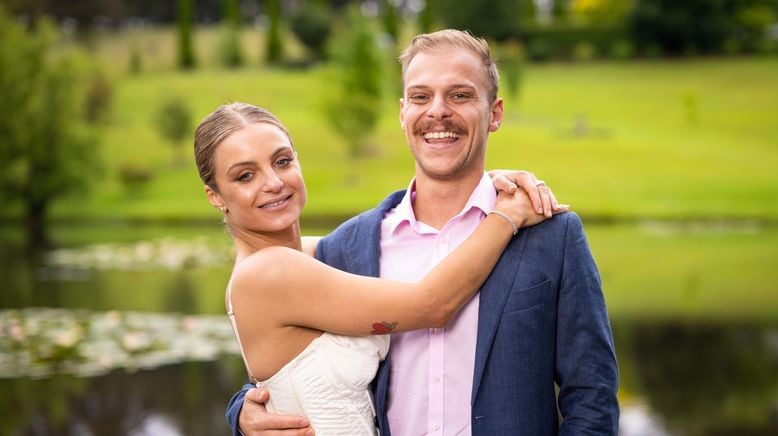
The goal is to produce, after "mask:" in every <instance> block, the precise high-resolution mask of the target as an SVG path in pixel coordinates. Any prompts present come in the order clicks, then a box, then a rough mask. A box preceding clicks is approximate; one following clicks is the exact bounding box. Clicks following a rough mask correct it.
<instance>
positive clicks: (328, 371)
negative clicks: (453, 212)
mask: <svg viewBox="0 0 778 436" xmlns="http://www.w3.org/2000/svg"><path fill="white" fill-rule="evenodd" d="M195 157H196V161H197V166H198V171H199V173H200V177H201V179H202V180H203V182H204V183H205V192H206V194H207V196H208V200H209V202H210V203H211V204H212V205H213V206H214V207H216V208H218V209H219V210H221V211H222V212H223V213H224V217H225V222H226V224H227V226H228V229H229V231H230V233H231V235H232V237H233V240H234V242H235V248H236V260H235V266H234V269H233V273H232V276H231V278H230V282H229V284H228V287H227V295H226V305H227V308H228V314H229V315H230V318H231V320H232V322H233V327H234V328H235V334H236V336H237V338H238V343H239V345H240V347H241V352H242V354H243V358H244V361H245V364H246V368H247V370H248V373H249V377H250V378H251V380H252V381H253V382H255V383H257V384H258V385H259V386H264V387H267V388H269V389H270V390H271V391H272V400H271V402H269V403H268V404H267V407H268V409H269V410H271V411H274V412H279V413H294V414H301V415H305V416H306V417H307V418H308V419H309V420H310V421H311V423H312V425H313V427H314V428H315V429H316V431H317V433H318V434H320V435H321V434H375V433H376V428H375V425H374V417H373V415H374V412H373V410H372V399H371V398H370V390H369V387H368V385H369V383H370V381H371V380H372V379H373V376H374V375H375V371H376V368H377V366H378V363H379V361H380V360H381V359H383V357H384V356H385V355H386V352H387V350H388V345H389V336H388V335H386V333H391V332H399V331H406V330H413V329H419V328H426V327H439V326H444V325H445V324H446V323H447V321H448V320H449V319H450V318H451V317H452V316H453V315H454V314H455V313H456V311H457V310H458V309H459V308H460V307H461V306H462V305H463V304H464V303H465V302H467V301H468V300H469V299H470V297H471V296H472V295H473V294H474V293H475V291H476V290H477V289H478V288H479V286H480V285H481V284H482V283H483V281H484V280H485V279H486V278H487V276H488V275H489V272H490V271H491V269H492V267H493V266H494V264H495V263H496V262H497V260H498V258H499V257H500V254H501V252H502V250H503V249H504V248H505V246H506V245H507V243H508V242H509V240H510V239H511V237H512V236H513V235H515V234H516V232H517V231H518V228H519V227H522V226H527V225H533V224H536V223H538V222H540V221H541V220H542V219H543V217H542V216H541V215H538V214H537V213H536V212H534V211H533V210H532V207H531V204H530V202H529V200H528V199H527V198H526V195H525V194H523V193H517V194H515V195H509V194H505V193H500V194H499V195H498V198H497V203H496V206H495V209H494V211H493V212H491V213H490V214H489V215H488V216H487V217H486V218H485V219H484V221H483V223H482V224H481V225H480V226H479V228H478V229H477V230H476V231H475V233H473V235H472V236H471V237H470V238H468V240H467V241H465V242H464V243H463V244H462V246H460V247H459V248H458V249H457V250H455V251H454V252H453V253H452V254H450V255H449V256H448V257H447V258H446V259H445V260H444V261H443V262H441V263H440V264H439V265H438V266H437V267H436V268H435V269H433V270H432V271H431V272H430V273H429V274H428V275H427V276H426V277H425V278H424V279H423V280H422V281H421V282H419V283H399V282H394V281H390V280H382V279H376V278H369V277H362V276H357V275H353V274H348V273H345V272H342V271H339V270H336V269H334V268H331V267H328V266H327V265H325V264H323V263H321V262H318V261H317V260H315V259H314V258H313V257H312V256H311V254H313V252H314V250H315V242H316V240H315V239H313V240H307V239H306V240H304V239H302V238H301V237H300V227H299V216H300V213H301V212H302V208H303V206H304V205H305V200H306V191H305V184H304V182H303V177H302V173H301V170H300V166H299V164H298V162H297V155H296V153H295V151H294V147H293V144H292V140H291V138H290V137H289V134H288V132H287V131H286V129H285V128H284V126H283V125H282V124H281V122H280V121H279V120H278V119H277V118H276V117H275V116H273V115H272V114H271V113H269V112H267V111H265V110H263V109H260V108H257V107H255V106H251V105H247V104H241V103H235V104H230V105H225V106H221V107H219V108H218V109H217V110H216V111H215V112H213V113H212V114H210V115H209V116H208V117H206V118H205V119H204V120H203V121H202V122H201V123H200V125H199V126H198V128H197V130H196V132H195ZM233 308H235V309H234V311H233Z"/></svg>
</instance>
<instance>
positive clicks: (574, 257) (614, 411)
mask: <svg viewBox="0 0 778 436" xmlns="http://www.w3.org/2000/svg"><path fill="white" fill-rule="evenodd" d="M565 215H568V216H567V228H566V233H565V245H564V260H563V265H562V277H561V281H560V290H559V296H558V299H559V301H558V316H557V339H556V356H557V358H556V379H557V383H558V385H559V395H558V404H559V411H560V414H561V416H562V423H561V426H560V429H559V430H560V431H559V434H560V435H582V434H586V435H588V434H591V435H614V436H615V435H617V434H618V423H619V405H618V400H617V398H616V392H617V390H618V379H619V374H618V368H617V365H616V354H615V349H614V345H613V337H612V334H611V328H610V322H609V321H608V313H607V311H606V308H605V298H604V296H603V293H602V283H601V281H600V275H599V273H598V272H597V266H596V265H595V262H594V259H593V257H592V254H591V251H590V250H589V244H588V242H587V240H586V236H585V235H584V232H583V226H582V224H581V220H580V219H579V218H578V216H577V215H576V214H574V213H568V214H565Z"/></svg>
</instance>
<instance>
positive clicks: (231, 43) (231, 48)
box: [219, 0, 243, 68]
mask: <svg viewBox="0 0 778 436" xmlns="http://www.w3.org/2000/svg"><path fill="white" fill-rule="evenodd" d="M222 2H223V10H224V12H223V18H222V29H221V32H222V34H221V44H220V47H219V57H220V58H221V61H222V64H223V65H225V66H227V67H231V68H235V67H239V66H241V65H243V50H242V49H241V45H240V31H241V27H242V24H243V20H242V19H241V15H240V5H239V4H238V0H222Z"/></svg>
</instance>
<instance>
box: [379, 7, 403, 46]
mask: <svg viewBox="0 0 778 436" xmlns="http://www.w3.org/2000/svg"><path fill="white" fill-rule="evenodd" d="M381 21H383V24H384V32H386V34H387V35H389V37H390V38H392V44H397V39H398V38H399V36H400V19H399V17H398V16H397V9H396V8H395V7H394V2H393V1H392V0H381Z"/></svg>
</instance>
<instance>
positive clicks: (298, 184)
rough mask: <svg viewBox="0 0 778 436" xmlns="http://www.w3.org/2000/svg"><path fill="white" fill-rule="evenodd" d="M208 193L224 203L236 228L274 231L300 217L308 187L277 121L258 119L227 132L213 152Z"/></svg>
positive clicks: (218, 204) (212, 199) (219, 205)
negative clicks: (277, 125) (264, 121)
mask: <svg viewBox="0 0 778 436" xmlns="http://www.w3.org/2000/svg"><path fill="white" fill-rule="evenodd" d="M214 170H215V171H214V174H215V177H214V180H215V183H216V186H217V187H218V190H219V192H218V193H217V192H215V191H214V190H212V189H210V188H208V187H206V193H207V194H208V199H209V201H210V202H211V204H213V205H214V206H216V207H217V208H222V207H224V208H226V214H225V216H226V217H227V223H228V224H229V225H230V226H231V228H232V230H233V231H234V232H238V233H240V232H242V231H249V232H260V233H274V232H279V231H283V230H285V229H287V228H289V227H291V226H292V225H294V224H296V223H297V220H298V218H299V217H300V213H301V212H302V209H303V207H304V206H305V200H306V193H305V182H304V181H303V175H302V171H301V169H300V165H299V163H298V162H297V155H296V153H295V152H294V149H293V148H292V144H291V143H290V142H289V139H288V138H287V136H286V135H285V134H284V132H283V131H281V130H280V129H279V128H277V127H276V126H273V125H272V124H267V123H254V124H251V125H249V126H246V127H244V128H242V129H241V130H238V131H236V132H235V133H233V134H231V135H230V136H228V137H227V138H226V139H224V140H223V141H222V143H221V144H219V145H218V146H217V147H216V151H215V152H214Z"/></svg>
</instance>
